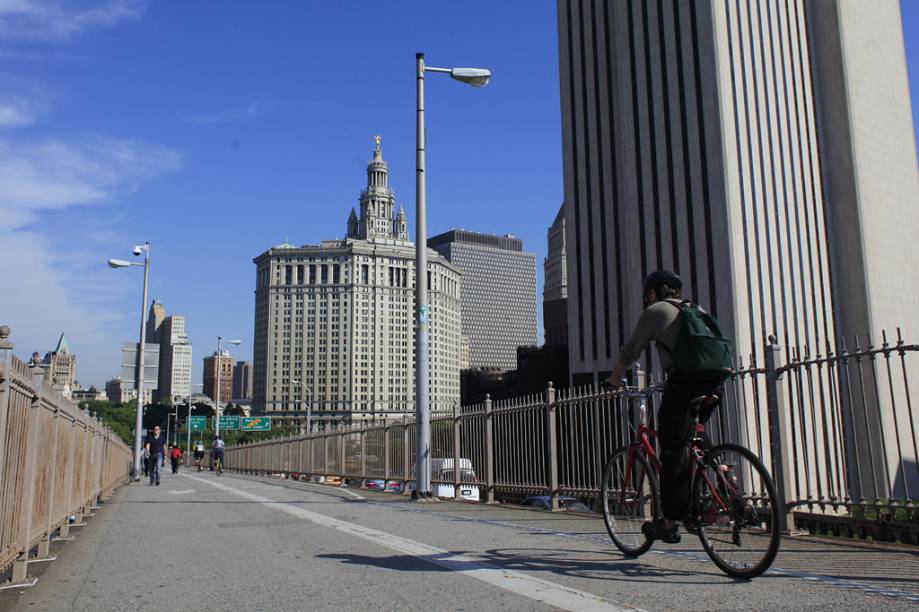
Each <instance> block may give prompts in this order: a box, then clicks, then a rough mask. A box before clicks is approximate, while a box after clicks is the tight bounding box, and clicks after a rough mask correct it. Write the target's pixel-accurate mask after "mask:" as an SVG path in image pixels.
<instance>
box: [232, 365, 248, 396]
mask: <svg viewBox="0 0 919 612" xmlns="http://www.w3.org/2000/svg"><path fill="white" fill-rule="evenodd" d="M233 399H234V400H237V399H240V400H244V399H245V400H248V399H252V365H251V364H250V363H249V362H248V361H237V362H236V365H235V366H233Z"/></svg>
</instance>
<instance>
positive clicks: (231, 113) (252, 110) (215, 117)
mask: <svg viewBox="0 0 919 612" xmlns="http://www.w3.org/2000/svg"><path fill="white" fill-rule="evenodd" d="M265 110H267V107H265V106H264V105H262V104H249V105H247V106H241V107H239V108H231V109H227V110H224V111H219V112H215V113H206V114H203V115H196V116H194V117H190V118H189V121H191V122H192V123H223V122H226V121H240V120H245V119H252V118H253V117H257V116H259V115H261V114H262V113H263V112H265Z"/></svg>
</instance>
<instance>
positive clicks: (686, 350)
mask: <svg viewBox="0 0 919 612" xmlns="http://www.w3.org/2000/svg"><path fill="white" fill-rule="evenodd" d="M668 303H669V304H672V305H673V306H674V307H675V308H679V309H680V313H681V314H680V331H679V333H678V334H677V339H676V342H675V343H674V344H673V348H671V349H670V357H671V358H672V359H673V366H674V370H675V371H676V372H679V373H680V374H681V375H683V376H686V377H687V378H697V379H703V380H711V381H718V382H720V381H722V380H724V379H725V378H727V377H728V376H730V375H731V372H732V370H733V360H732V359H731V341H730V340H728V339H727V338H725V337H724V332H723V331H721V325H719V323H718V319H716V318H715V317H713V316H712V315H710V314H708V313H707V312H703V311H702V310H701V309H700V308H699V306H698V305H697V304H693V303H692V302H690V301H689V300H684V301H682V302H680V304H679V305H677V304H674V303H673V302H668Z"/></svg>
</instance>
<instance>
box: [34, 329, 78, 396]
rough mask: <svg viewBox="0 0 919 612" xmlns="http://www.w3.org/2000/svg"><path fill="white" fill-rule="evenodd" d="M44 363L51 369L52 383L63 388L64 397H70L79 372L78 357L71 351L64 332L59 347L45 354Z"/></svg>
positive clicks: (58, 343)
mask: <svg viewBox="0 0 919 612" xmlns="http://www.w3.org/2000/svg"><path fill="white" fill-rule="evenodd" d="M42 364H43V365H45V366H47V367H48V368H49V369H50V370H51V382H52V384H54V385H57V386H59V387H60V388H61V394H62V395H63V396H64V397H66V398H70V397H71V392H72V391H73V388H74V380H75V378H76V373H77V358H76V356H75V355H74V354H73V353H71V352H70V346H69V345H68V344H67V338H65V337H64V334H61V337H60V338H59V339H58V341H57V347H55V349H54V350H53V351H51V352H49V353H46V354H45V358H44V360H43V361H42Z"/></svg>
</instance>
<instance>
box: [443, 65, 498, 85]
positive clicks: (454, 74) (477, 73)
mask: <svg viewBox="0 0 919 612" xmlns="http://www.w3.org/2000/svg"><path fill="white" fill-rule="evenodd" d="M450 77H451V78H453V79H456V80H457V81H460V82H463V83H466V84H467V85H472V86H473V87H485V86H486V85H488V81H489V80H490V79H491V71H490V70H486V69H485V68H453V69H452V70H450Z"/></svg>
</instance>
